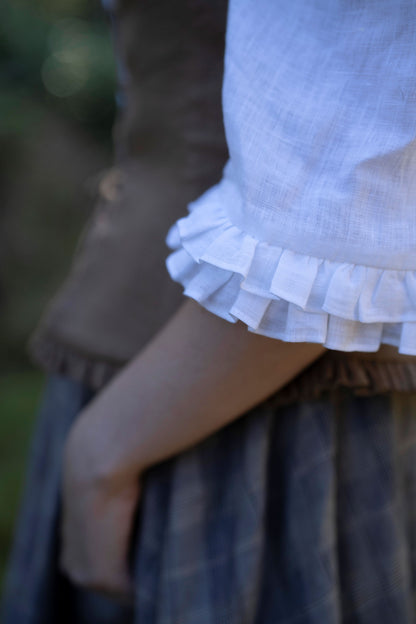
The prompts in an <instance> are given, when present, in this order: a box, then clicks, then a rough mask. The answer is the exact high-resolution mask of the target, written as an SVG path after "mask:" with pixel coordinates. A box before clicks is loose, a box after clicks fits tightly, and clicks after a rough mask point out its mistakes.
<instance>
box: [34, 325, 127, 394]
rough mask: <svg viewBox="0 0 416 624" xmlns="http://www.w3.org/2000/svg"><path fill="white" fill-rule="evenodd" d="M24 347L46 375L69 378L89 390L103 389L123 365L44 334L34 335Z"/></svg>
mask: <svg viewBox="0 0 416 624" xmlns="http://www.w3.org/2000/svg"><path fill="white" fill-rule="evenodd" d="M27 347H28V353H29V355H30V357H31V359H32V361H33V362H34V363H35V364H37V365H38V366H40V367H41V368H42V369H43V370H44V371H45V372H46V373H50V374H58V375H64V376H66V377H70V378H71V379H74V380H75V381H79V382H80V383H82V384H85V385H87V386H89V387H90V388H91V389H93V390H99V389H101V388H102V387H104V386H105V385H106V384H107V383H108V382H109V381H110V380H111V379H112V377H113V376H114V375H115V374H116V373H117V372H119V371H120V370H121V367H122V366H123V364H124V362H120V363H113V362H110V361H106V360H103V358H102V357H100V356H97V357H92V356H90V355H87V354H86V353H83V352H82V351H78V350H77V349H75V348H74V347H72V346H70V345H67V344H65V343H64V342H62V341H61V340H59V339H57V338H54V337H53V336H51V335H49V334H47V333H37V332H36V333H35V334H34V335H33V336H32V337H31V339H30V341H29V342H28V345H27Z"/></svg>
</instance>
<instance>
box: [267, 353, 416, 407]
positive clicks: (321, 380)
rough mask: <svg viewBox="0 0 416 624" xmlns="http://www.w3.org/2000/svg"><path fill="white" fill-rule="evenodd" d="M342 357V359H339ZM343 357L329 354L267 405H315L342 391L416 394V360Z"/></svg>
mask: <svg viewBox="0 0 416 624" xmlns="http://www.w3.org/2000/svg"><path fill="white" fill-rule="evenodd" d="M339 355H341V357H336V356H339ZM343 355H344V354H342V353H341V354H340V353H339V352H335V351H328V352H327V353H325V354H324V355H323V356H322V357H321V358H318V360H316V361H315V362H313V364H311V365H310V366H309V367H308V368H307V369H305V370H304V371H303V372H302V373H300V374H299V375H298V376H297V377H295V379H293V380H292V381H290V382H289V383H288V384H287V385H286V386H284V387H283V388H282V389H280V390H279V392H277V393H275V394H274V395H272V396H271V397H269V398H268V399H267V400H266V401H265V404H266V405H268V406H269V407H270V408H276V407H279V406H283V405H288V404H290V403H296V402H299V401H314V400H318V399H320V398H322V395H323V394H324V393H326V392H331V393H332V392H334V391H336V390H338V389H341V388H346V389H349V390H351V391H352V392H353V394H355V395H357V396H361V397H364V396H372V395H375V394H384V393H392V392H393V393H394V392H399V393H402V392H408V393H413V394H414V393H415V392H416V359H415V361H414V362H409V361H404V362H399V361H394V360H384V361H383V360H371V359H365V358H363V357H360V355H355V354H351V353H348V354H345V357H342V356H343ZM333 356H335V357H333Z"/></svg>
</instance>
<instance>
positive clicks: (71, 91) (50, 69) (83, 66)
mask: <svg viewBox="0 0 416 624" xmlns="http://www.w3.org/2000/svg"><path fill="white" fill-rule="evenodd" d="M0 63H1V65H0V72H1V73H0V81H1V92H0V132H2V133H3V132H6V133H9V132H19V131H20V132H24V131H25V129H26V128H27V125H28V124H31V123H33V122H34V121H35V120H36V111H34V112H33V113H31V103H30V100H31V99H32V98H36V99H39V100H41V101H42V102H43V104H44V105H45V106H51V107H53V108H54V109H55V110H57V111H59V112H61V113H63V114H65V115H67V116H68V117H70V118H74V119H75V120H76V121H77V122H79V123H81V124H82V125H84V126H85V127H86V128H87V129H88V130H89V131H92V132H95V133H96V134H98V135H99V136H100V137H104V138H105V139H107V138H108V136H109V129H110V125H111V123H112V120H113V115H114V104H113V102H114V98H113V91H114V59H113V50H112V47H111V41H110V36H109V24H108V23H107V19H106V18H105V17H104V15H103V12H102V10H101V6H100V4H99V3H98V2H95V3H92V2H86V1H85V0H66V1H64V0H60V1H59V2H52V1H49V0H38V1H37V2H33V1H32V2H30V1H29V0H3V2H2V3H1V4H0ZM28 100H29V101H28Z"/></svg>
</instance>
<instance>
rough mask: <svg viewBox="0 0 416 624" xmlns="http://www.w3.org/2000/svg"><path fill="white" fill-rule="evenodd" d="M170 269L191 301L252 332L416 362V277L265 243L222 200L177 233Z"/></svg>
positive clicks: (193, 209) (193, 215) (201, 209)
mask: <svg viewBox="0 0 416 624" xmlns="http://www.w3.org/2000/svg"><path fill="white" fill-rule="evenodd" d="M166 244H167V245H168V247H170V248H171V249H172V250H173V253H171V254H170V255H169V256H168V257H167V259H166V266H167V269H168V271H169V274H170V276H171V277H172V279H173V280H174V281H176V282H179V283H180V284H182V286H183V287H184V293H183V294H184V295H186V296H188V297H191V298H192V299H195V300H196V301H198V302H199V303H200V304H201V305H202V306H203V307H205V308H206V309H207V310H210V311H211V312H213V313H214V314H216V315H218V316H220V317H222V318H224V319H226V320H228V321H231V322H233V323H235V322H237V321H238V320H240V321H242V322H244V323H245V324H246V325H247V326H248V329H249V331H252V332H255V333H258V334H262V335H264V336H269V337H271V338H277V339H279V340H284V341H288V342H315V343H320V344H322V345H323V346H325V347H326V348H328V349H336V350H340V351H377V350H378V349H379V348H380V345H381V344H390V345H393V346H396V347H397V348H398V351H399V353H402V354H406V355H416V271H412V270H396V269H394V270H388V269H382V268H375V267H370V266H364V265H356V264H348V263H345V262H336V261H333V260H329V259H324V258H316V257H314V256H308V255H304V254H300V253H297V252H294V251H291V250H289V249H283V248H281V247H277V246H274V245H271V244H269V243H267V242H263V241H259V240H257V239H256V238H254V237H253V236H251V235H250V234H248V233H246V232H244V231H242V230H241V229H239V228H238V227H236V226H235V225H233V224H232V223H231V222H230V221H229V220H228V218H227V217H226V216H225V215H224V213H223V211H222V210H221V207H220V206H219V205H218V204H216V202H215V201H213V202H211V203H210V205H209V207H207V205H206V204H202V205H201V204H191V205H190V214H189V215H188V216H186V217H184V218H182V219H179V220H178V221H176V223H175V224H174V225H173V226H172V227H171V228H170V230H169V232H168V235H167V237H166Z"/></svg>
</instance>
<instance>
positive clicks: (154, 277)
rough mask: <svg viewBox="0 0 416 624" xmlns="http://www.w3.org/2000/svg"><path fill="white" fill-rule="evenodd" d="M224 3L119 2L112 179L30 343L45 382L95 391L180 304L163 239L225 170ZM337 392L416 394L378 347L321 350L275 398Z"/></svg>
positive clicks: (410, 365) (392, 355)
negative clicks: (119, 104) (119, 69)
mask: <svg viewBox="0 0 416 624" xmlns="http://www.w3.org/2000/svg"><path fill="white" fill-rule="evenodd" d="M226 10H227V6H226V2H225V1H224V0H191V1H185V0H177V1H176V2H170V1H168V0H141V1H140V2H137V1H136V0H119V2H117V3H116V4H115V7H114V15H113V18H114V23H115V43H116V54H117V56H118V58H119V60H120V62H121V64H122V65H123V66H124V72H123V73H124V74H125V78H123V85H121V88H122V90H123V92H124V98H123V100H124V101H125V105H124V107H123V109H122V110H121V111H120V113H119V116H118V119H117V122H116V124H115V128H114V146H115V162H114V167H113V168H112V169H111V170H109V171H107V172H104V173H103V175H102V177H101V181H100V183H99V184H98V188H97V195H96V201H95V204H94V207H93V211H92V215H91V217H90V219H89V221H88V222H87V223H86V225H85V227H84V230H83V232H82V233H81V236H80V239H79V241H78V245H77V249H76V253H75V256H74V258H73V261H72V265H71V268H70V271H69V274H68V275H67V277H66V279H65V281H64V283H63V284H62V286H61V288H60V289H59V290H58V292H57V293H56V294H55V296H54V297H53V298H52V300H51V302H50V303H49V305H48V306H47V308H46V310H45V311H44V313H43V315H42V317H41V319H40V321H39V323H38V326H37V327H36V328H35V330H34V332H33V334H32V335H31V336H30V339H29V342H28V350H29V354H30V355H31V357H32V358H33V360H34V362H35V363H37V364H38V365H40V366H41V367H42V368H43V369H44V370H45V371H48V372H55V373H60V374H65V375H68V376H70V377H72V378H73V379H76V380H78V381H82V382H84V383H86V384H88V385H90V386H91V387H93V388H95V389H99V388H100V387H102V386H103V385H104V384H105V383H107V382H108V381H109V380H110V379H111V377H112V376H113V375H114V374H115V373H116V372H117V371H118V370H119V369H120V368H121V367H122V366H123V365H124V364H125V363H126V362H127V361H129V360H130V359H131V358H132V357H133V356H134V355H136V354H137V353H138V352H139V351H140V349H141V348H142V347H143V346H144V345H145V344H146V343H147V342H148V341H149V340H150V339H151V338H152V336H153V335H154V334H155V333H156V332H157V331H158V330H159V329H160V328H161V327H162V325H163V324H164V323H165V322H166V321H167V320H168V319H169V317H170V316H171V315H172V314H173V313H174V312H175V311H176V309H177V307H178V306H179V305H180V304H181V303H182V301H183V300H184V297H183V295H182V287H181V286H180V285H178V284H176V283H175V282H173V281H172V279H171V278H170V276H169V274H168V272H167V269H166V267H165V259H166V256H167V255H168V253H169V249H168V248H167V246H166V244H165V237H166V234H167V231H168V229H169V227H170V226H171V225H172V224H173V223H174V221H176V219H178V218H179V217H181V216H185V214H186V212H187V204H188V203H189V202H190V201H192V200H193V199H195V198H197V197H198V196H199V195H200V194H201V193H202V192H204V191H205V190H206V189H207V188H209V187H210V186H211V185H212V184H214V183H215V182H217V181H218V180H219V179H220V177H221V173H222V168H223V166H224V164H225V162H226V160H227V146H226V140H225V136H224V129H223V123H222V112H221V85H222V73H223V57H224V41H225V27H226ZM337 385H346V386H349V387H354V388H357V392H359V393H372V392H385V391H391V390H399V391H413V390H416V358H415V357H414V356H404V355H399V354H398V353H397V349H396V348H395V347H390V346H389V345H383V346H382V348H381V349H380V351H379V352H377V353H369V354H362V353H357V352H352V353H347V352H338V351H330V350H328V351H327V352H326V353H325V354H324V355H323V356H322V357H321V358H320V359H319V360H318V361H316V362H314V363H313V364H312V365H311V366H310V367H308V369H306V370H305V371H304V372H303V373H301V374H300V375H298V377H297V378H296V379H295V380H293V381H292V382H291V383H290V384H288V386H286V388H284V389H282V390H280V391H279V393H278V398H277V400H278V402H279V401H280V402H282V403H284V402H288V401H292V400H299V399H302V398H305V399H306V398H311V397H317V396H319V394H320V392H321V391H324V390H325V389H328V388H331V387H335V386H337Z"/></svg>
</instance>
